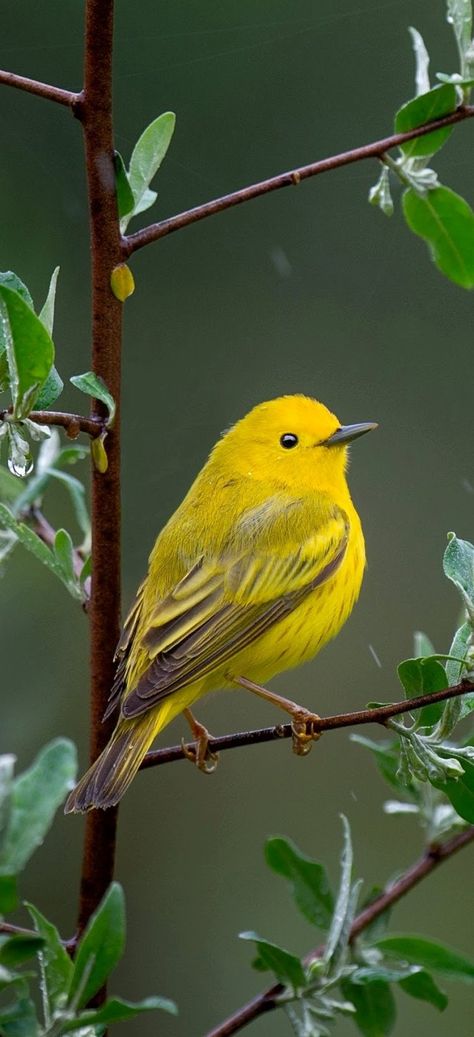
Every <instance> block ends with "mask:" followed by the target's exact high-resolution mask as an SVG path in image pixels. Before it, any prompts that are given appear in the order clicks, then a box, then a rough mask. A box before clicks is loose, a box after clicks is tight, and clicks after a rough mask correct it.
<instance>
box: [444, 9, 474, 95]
mask: <svg viewBox="0 0 474 1037" xmlns="http://www.w3.org/2000/svg"><path fill="white" fill-rule="evenodd" d="M447 21H448V22H449V24H450V25H452V27H453V32H454V37H455V40H456V43H457V48H458V52H459V59H460V63H461V74H462V75H463V76H469V75H472V72H473V62H472V57H473V55H472V44H471V36H472V5H471V0H448V14H447Z"/></svg>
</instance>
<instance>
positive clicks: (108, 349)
mask: <svg viewBox="0 0 474 1037" xmlns="http://www.w3.org/2000/svg"><path fill="white" fill-rule="evenodd" d="M113 15H114V4H113V0H87V3H86V34H85V68H84V90H83V94H82V103H81V109H80V113H79V117H80V119H81V121H82V124H83V129H84V143H85V155H86V168H87V185H88V196H89V219H90V236H91V260H92V366H93V369H94V371H95V372H96V373H97V374H99V375H101V377H102V378H103V379H104V381H105V382H106V384H107V386H108V388H109V389H110V391H111V393H112V395H113V396H114V398H115V400H116V402H117V417H116V420H115V425H114V429H113V431H112V432H111V433H110V435H109V436H108V438H107V443H106V446H107V454H108V459H109V466H108V470H107V472H106V473H105V474H100V473H99V472H97V471H96V470H94V471H93V475H92V593H91V604H90V611H89V615H90V629H91V710H90V713H91V740H90V754H91V760H94V759H95V758H96V757H97V756H98V754H99V753H100V752H101V750H102V749H103V747H104V745H105V743H106V741H107V740H108V738H109V736H110V733H111V728H110V725H109V724H102V716H103V713H104V709H105V705H106V702H107V698H108V695H109V691H110V687H111V683H112V676H113V663H112V656H113V651H114V647H115V645H116V643H117V640H118V635H119V629H120V438H119V430H120V424H119V422H120V416H119V415H120V409H119V401H120V353H121V332H122V306H121V303H119V302H118V300H117V299H116V298H115V297H114V295H113V294H112V291H111V288H110V275H111V272H112V270H113V268H114V267H115V266H116V265H117V263H119V262H120V233H119V224H118V213H117V201H116V194H115V176H114V166H113V125H112V57H113ZM91 416H92V418H95V419H96V418H98V417H103V416H104V410H103V406H102V404H101V403H100V402H99V401H97V400H96V401H94V402H93V405H92V414H91ZM116 822H117V816H116V810H108V811H105V812H103V811H96V810H94V811H92V812H91V813H90V814H88V816H87V821H86V832H85V842H84V858H83V866H82V878H81V893H80V909H79V929H82V928H83V927H84V925H85V924H86V922H87V920H88V918H89V917H90V914H91V912H92V911H93V910H94V909H95V908H96V907H97V904H98V902H99V901H100V899H101V897H102V896H103V894H104V892H105V890H106V888H107V886H108V885H109V883H110V881H111V879H112V875H113V867H114V856H115V837H116Z"/></svg>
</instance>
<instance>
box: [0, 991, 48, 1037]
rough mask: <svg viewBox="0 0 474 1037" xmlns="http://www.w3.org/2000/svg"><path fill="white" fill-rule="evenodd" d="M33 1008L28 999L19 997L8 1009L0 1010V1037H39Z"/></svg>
mask: <svg viewBox="0 0 474 1037" xmlns="http://www.w3.org/2000/svg"><path fill="white" fill-rule="evenodd" d="M39 1032H40V1031H39V1026H38V1020H37V1018H36V1012H35V1006H34V1004H33V1002H32V1001H31V1000H30V998H29V997H21V998H20V999H19V1000H18V1001H17V1002H16V1003H15V1004H14V1005H11V1006H10V1007H9V1008H6V1009H3V1010H2V1009H0V1033H1V1034H2V1037H39Z"/></svg>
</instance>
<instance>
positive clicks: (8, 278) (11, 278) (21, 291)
mask: <svg viewBox="0 0 474 1037" xmlns="http://www.w3.org/2000/svg"><path fill="white" fill-rule="evenodd" d="M0 285H5V288H11V290H12V292H17V294H18V295H21V298H22V299H23V302H26V305H27V306H29V308H30V310H34V304H33V299H32V298H31V295H30V292H29V290H28V288H27V287H26V284H24V283H23V281H22V280H20V278H19V277H18V276H17V274H14V273H13V270H5V271H4V272H1V273H0Z"/></svg>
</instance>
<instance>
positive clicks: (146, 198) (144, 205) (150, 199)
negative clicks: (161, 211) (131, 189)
mask: <svg viewBox="0 0 474 1037" xmlns="http://www.w3.org/2000/svg"><path fill="white" fill-rule="evenodd" d="M157 198H158V194H157V192H156V191H150V190H149V189H148V188H147V190H146V191H144V192H143V194H142V196H141V198H140V201H139V202H137V204H136V206H135V208H134V210H133V215H134V216H138V215H139V214H140V213H141V212H146V210H147V209H151V207H152V205H154V204H155V202H156V199H157Z"/></svg>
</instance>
